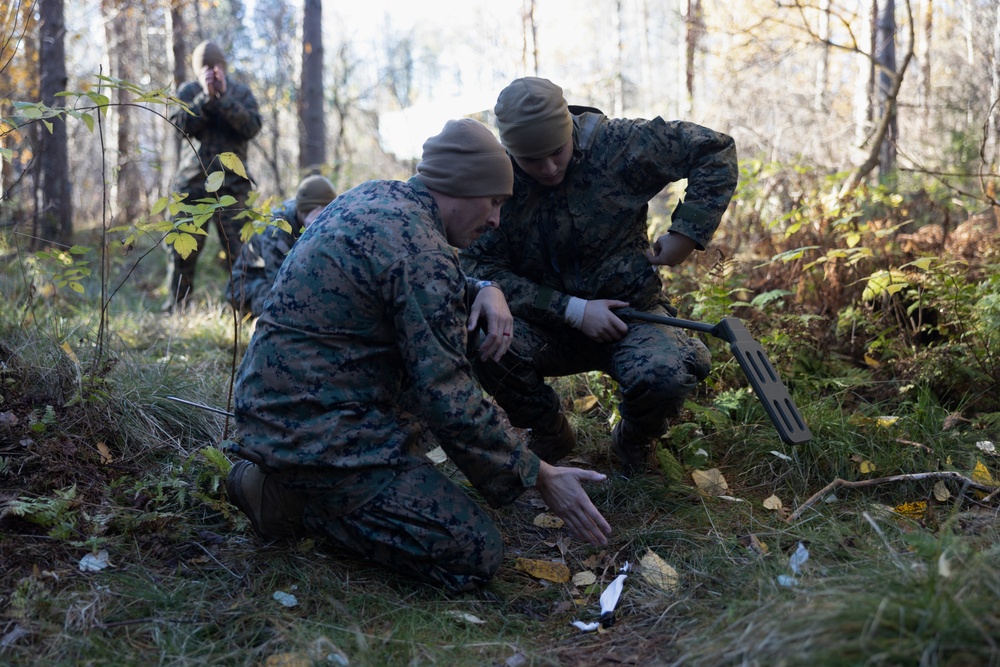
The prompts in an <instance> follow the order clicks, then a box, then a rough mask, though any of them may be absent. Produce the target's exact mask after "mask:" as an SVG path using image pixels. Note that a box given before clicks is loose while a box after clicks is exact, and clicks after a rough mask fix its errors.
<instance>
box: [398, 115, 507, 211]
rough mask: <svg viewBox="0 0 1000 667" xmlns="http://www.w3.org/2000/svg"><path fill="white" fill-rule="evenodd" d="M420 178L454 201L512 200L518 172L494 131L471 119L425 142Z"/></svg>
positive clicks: (447, 127) (446, 126)
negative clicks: (496, 196) (468, 198)
mask: <svg viewBox="0 0 1000 667" xmlns="http://www.w3.org/2000/svg"><path fill="white" fill-rule="evenodd" d="M417 178H419V179H420V180H421V181H422V182H423V184H424V185H426V186H427V188H428V189H429V190H436V191H438V192H443V193H444V194H446V195H451V196H452V197H491V196H494V195H502V196H505V197H509V196H510V195H511V194H512V193H513V192H514V168H513V167H512V166H511V164H510V158H509V157H507V153H506V152H505V151H504V149H503V146H501V145H500V142H499V141H497V139H496V137H495V136H493V133H492V132H490V130H489V129H488V128H487V127H486V126H485V125H483V124H482V123H480V122H479V121H476V120H472V119H471V118H462V119H460V120H449V121H448V122H447V123H445V124H444V129H443V130H441V133H440V134H437V135H435V136H433V137H431V138H430V139H428V140H427V141H425V142H424V153H423V156H422V158H421V160H420V163H419V164H417Z"/></svg>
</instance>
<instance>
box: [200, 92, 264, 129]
mask: <svg viewBox="0 0 1000 667" xmlns="http://www.w3.org/2000/svg"><path fill="white" fill-rule="evenodd" d="M204 108H205V111H206V112H207V113H216V114H218V115H219V116H221V117H222V118H224V119H225V120H226V122H227V123H229V126H230V127H231V128H233V130H234V131H235V132H236V133H237V134H239V135H240V136H241V137H243V138H244V139H253V138H254V137H255V136H257V133H258V132H260V125H261V121H260V109H259V108H258V107H257V99H256V98H255V97H254V96H253V93H252V92H250V88H248V87H247V86H244V85H242V84H233V85H232V87H230V88H229V89H227V90H226V93H225V94H224V95H221V96H219V97H217V98H215V99H213V100H209V101H208V102H207V103H206V104H205V106H204Z"/></svg>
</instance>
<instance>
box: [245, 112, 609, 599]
mask: <svg viewBox="0 0 1000 667" xmlns="http://www.w3.org/2000/svg"><path fill="white" fill-rule="evenodd" d="M512 180H513V173H512V169H511V163H510V160H509V159H508V158H507V155H506V153H505V152H504V150H503V147H502V146H500V144H499V143H498V142H497V140H496V138H495V137H494V136H493V134H492V133H491V132H490V130H489V129H488V128H487V127H486V126H485V125H483V124H482V123H479V122H477V121H475V120H471V119H462V120H456V121H449V122H448V123H446V124H445V126H444V129H443V130H442V131H441V133H440V134H438V135H435V136H433V137H431V138H429V139H428V140H427V141H426V142H425V143H424V147H423V155H422V159H421V161H420V163H419V164H418V165H417V173H416V175H414V176H413V177H411V178H410V179H409V180H408V181H405V182H403V181H385V180H382V181H369V182H367V183H363V184H361V185H359V186H357V187H355V188H353V189H351V190H348V191H347V192H345V193H343V194H341V195H340V196H339V197H337V199H335V200H334V201H333V203H332V204H331V205H330V206H327V207H326V208H325V209H324V210H323V212H322V213H321V214H320V216H319V218H317V219H316V221H315V222H313V224H312V225H310V226H309V228H308V229H306V231H305V232H304V233H303V234H302V237H301V238H300V239H299V240H298V241H297V242H296V243H295V245H294V246H292V250H291V252H290V253H289V254H288V257H287V258H286V260H285V262H284V264H282V266H281V270H280V271H279V272H278V278H277V280H276V282H275V284H274V287H273V288H272V291H271V297H270V299H269V300H268V302H267V304H266V306H265V307H264V312H263V313H262V314H261V316H260V318H259V319H258V320H257V325H256V330H255V332H254V334H253V337H252V338H251V340H250V344H249V347H248V348H247V351H246V354H245V355H244V357H243V361H242V363H241V364H240V367H239V370H238V371H237V374H236V382H235V391H234V395H235V401H234V402H235V412H236V424H237V429H238V437H237V439H236V440H235V441H234V442H233V443H232V444H231V447H232V451H233V452H234V453H235V454H237V455H238V456H239V457H241V458H242V459H244V460H241V461H238V462H237V463H236V464H235V465H234V466H233V468H232V470H231V471H230V473H229V475H228V477H227V480H226V486H227V490H228V493H229V497H230V499H231V500H232V501H233V503H234V504H235V505H236V506H237V507H239V508H240V510H242V511H243V513H244V514H246V515H247V516H248V517H249V519H250V522H251V524H252V525H253V527H254V529H255V531H256V532H257V533H258V534H259V535H261V536H262V537H264V538H267V539H278V538H284V537H290V536H297V535H319V536H323V537H324V538H326V540H328V541H329V543H331V544H332V546H333V547H334V548H335V549H337V550H338V551H340V552H342V553H345V554H353V555H355V556H358V557H361V558H363V559H366V560H369V561H371V562H374V563H378V564H380V565H382V566H385V567H387V568H391V569H393V570H395V571H397V572H400V573H403V574H406V575H409V576H412V577H415V578H418V579H420V580H422V581H425V582H429V583H432V584H435V585H438V586H441V587H443V588H445V589H447V590H449V591H466V590H471V589H475V588H477V587H480V586H483V585H484V584H485V583H486V582H487V581H489V579H490V578H491V577H492V576H493V575H494V573H495V572H496V571H497V569H498V568H499V567H500V565H501V562H502V559H503V553H504V548H503V540H502V537H501V535H500V532H499V530H498V529H497V527H496V525H495V524H494V523H493V521H492V520H491V518H490V517H489V515H488V514H487V512H486V511H485V510H484V509H483V508H482V507H480V505H479V504H478V502H477V501H476V500H475V499H473V498H472V497H471V496H470V495H469V492H468V491H467V490H465V489H463V488H462V486H460V485H459V484H456V483H455V482H454V481H452V479H450V478H449V476H448V475H447V474H445V472H443V471H441V470H439V469H438V468H437V467H435V465H434V464H433V463H432V462H431V460H430V459H429V458H428V456H427V453H428V452H429V451H430V450H431V449H432V448H434V447H435V446H436V445H440V446H441V447H442V448H443V450H444V451H445V453H447V455H448V457H449V458H450V459H451V461H453V462H454V464H455V465H456V466H457V467H458V469H459V470H461V472H462V473H463V474H464V475H465V477H466V478H467V479H468V480H469V482H470V483H471V485H472V486H473V487H474V488H475V489H476V491H478V493H479V494H481V495H482V497H483V498H484V499H485V501H486V502H487V503H488V504H489V505H490V506H492V507H499V506H501V505H504V504H507V503H510V502H512V501H514V500H515V499H516V498H518V497H519V496H520V495H521V494H522V493H524V492H525V491H526V490H528V489H537V490H538V492H539V493H540V494H541V497H542V498H543V499H544V501H545V502H546V503H547V504H548V506H549V508H551V510H552V511H553V512H554V513H555V514H557V515H558V516H560V517H561V518H562V519H563V520H564V521H565V522H566V524H567V525H568V526H569V527H570V528H571V529H572V530H573V532H574V533H575V534H576V535H578V536H579V537H581V538H582V539H585V540H587V541H588V542H590V543H592V544H595V545H600V544H605V543H606V542H607V535H608V534H610V531H611V528H610V526H609V525H608V523H607V521H605V519H604V517H603V516H601V513H600V512H599V511H598V510H597V508H596V507H595V506H594V504H593V503H592V502H591V500H590V498H589V496H588V494H587V492H586V490H585V489H584V488H583V485H582V484H583V483H585V482H600V481H603V480H604V479H605V476H604V475H601V474H599V473H597V472H594V471H588V470H582V469H578V468H569V467H554V466H551V465H549V464H547V463H545V462H543V461H541V460H539V458H538V457H537V456H536V455H535V454H534V453H532V452H531V450H529V449H528V447H527V446H526V444H525V443H524V442H523V441H522V440H521V439H520V438H519V437H518V436H516V435H515V432H514V431H513V430H511V429H509V428H508V427H507V425H506V423H505V421H504V420H503V419H502V414H501V412H500V410H499V408H497V407H496V406H495V405H494V403H493V402H492V401H490V400H489V399H488V398H486V397H485V396H484V395H483V392H482V389H481V388H480V387H479V386H478V385H477V384H476V381H475V379H474V377H473V375H472V368H471V366H470V364H469V361H468V358H467V354H470V350H469V335H470V332H474V331H477V330H478V329H480V328H481V326H482V324H483V322H485V325H486V326H485V327H484V328H485V337H484V338H483V340H482V344H481V345H480V346H479V347H478V349H476V348H473V349H472V352H471V353H473V354H474V356H476V357H488V358H492V359H498V358H500V357H501V356H502V355H503V354H504V353H505V352H506V351H507V349H508V347H509V345H510V341H511V327H512V322H513V318H512V317H511V315H510V311H509V309H508V308H507V305H506V302H505V300H504V297H503V293H502V292H501V291H500V290H499V289H497V287H496V285H494V284H492V283H488V282H480V281H476V280H475V279H474V278H472V277H469V276H466V274H465V273H464V272H463V271H462V269H461V267H460V265H459V259H458V255H457V250H456V249H457V248H465V247H467V246H469V245H470V244H471V243H472V242H473V241H474V240H475V239H476V238H477V237H478V236H480V235H481V234H482V233H483V232H484V231H486V230H488V229H490V228H495V227H496V226H497V224H498V223H499V221H500V206H501V203H502V202H503V201H504V199H506V198H507V197H508V196H509V195H510V193H511V187H512Z"/></svg>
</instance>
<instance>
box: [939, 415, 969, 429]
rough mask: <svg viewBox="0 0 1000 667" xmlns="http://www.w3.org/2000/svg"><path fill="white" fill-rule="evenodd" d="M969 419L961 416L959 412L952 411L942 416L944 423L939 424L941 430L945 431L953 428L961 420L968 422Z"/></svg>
mask: <svg viewBox="0 0 1000 667" xmlns="http://www.w3.org/2000/svg"><path fill="white" fill-rule="evenodd" d="M969 421H970V420H968V419H966V418H965V417H963V416H962V413H961V412H952V413H951V414H950V415H948V416H947V417H945V418H944V423H943V424H942V425H941V430H942V431H947V430H949V429H953V428H955V427H956V426H958V425H959V424H961V423H962V422H969Z"/></svg>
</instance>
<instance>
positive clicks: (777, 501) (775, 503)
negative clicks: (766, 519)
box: [764, 495, 784, 510]
mask: <svg viewBox="0 0 1000 667" xmlns="http://www.w3.org/2000/svg"><path fill="white" fill-rule="evenodd" d="M782 507H784V505H782V504H781V498H779V497H778V496H775V495H772V496H771V497H770V498H767V499H766V500H764V509H769V510H780V509H781V508H782Z"/></svg>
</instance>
